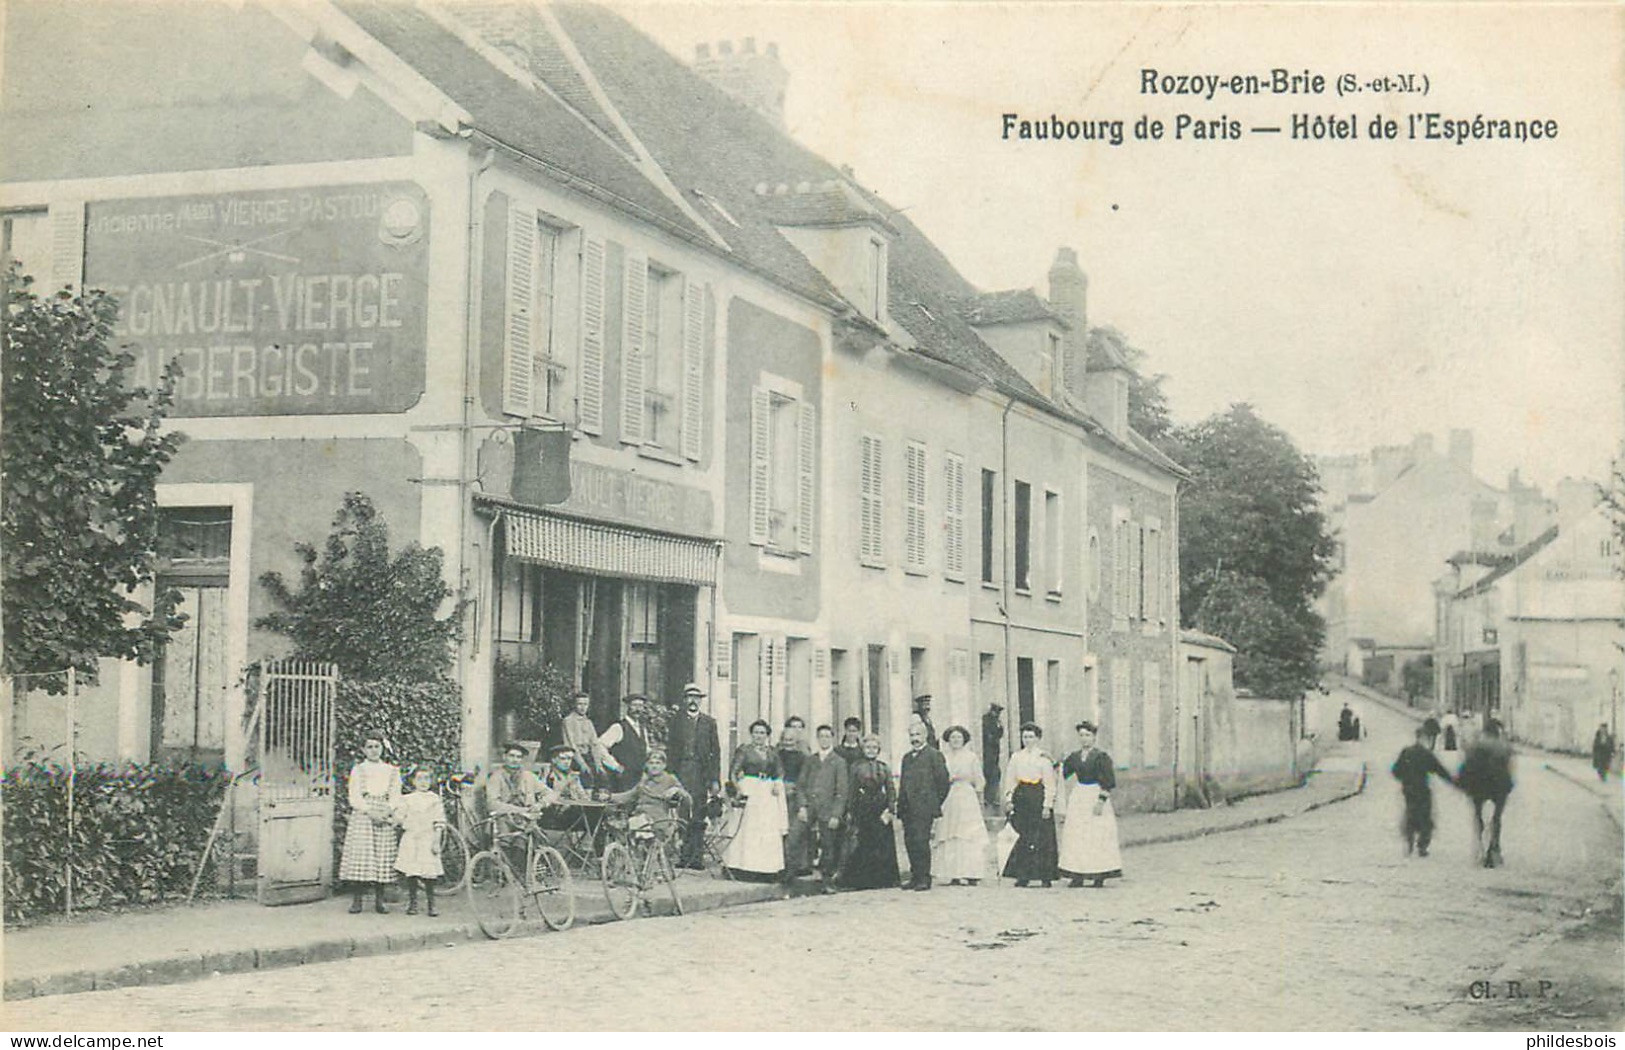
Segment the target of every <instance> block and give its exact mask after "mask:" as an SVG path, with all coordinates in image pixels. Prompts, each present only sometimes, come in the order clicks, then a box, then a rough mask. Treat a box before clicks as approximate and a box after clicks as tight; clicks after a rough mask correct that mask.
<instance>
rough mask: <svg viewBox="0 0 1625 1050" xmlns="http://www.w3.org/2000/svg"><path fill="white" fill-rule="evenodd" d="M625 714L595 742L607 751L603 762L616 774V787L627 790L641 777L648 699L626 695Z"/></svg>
mask: <svg viewBox="0 0 1625 1050" xmlns="http://www.w3.org/2000/svg"><path fill="white" fill-rule="evenodd" d="M625 708H626V714H624V715H623V716H621V718H620V719H619V720H617V721H616V722H615V724H613V725H611V726H610V727H609V728H608V729H606V730H604V733H603V735H602V736H600V737H599V738H598V742H599V743H600V744H602V745H603V747H604V750H605V751H606V752H608V757H607V758H606V759H605V760H604V764H605V765H606V766H608V767H609V769H610V771H611V772H613V773H614V774H615V789H616V790H617V791H626V790H627V789H629V788H633V787H636V786H637V783H638V781H640V780H642V779H643V760H644V759H645V758H646V757H648V754H649V748H650V746H651V742H650V740H649V698H648V697H646V696H644V695H642V694H641V693H633V694H631V695H630V696H628V697H627V698H626V702H625Z"/></svg>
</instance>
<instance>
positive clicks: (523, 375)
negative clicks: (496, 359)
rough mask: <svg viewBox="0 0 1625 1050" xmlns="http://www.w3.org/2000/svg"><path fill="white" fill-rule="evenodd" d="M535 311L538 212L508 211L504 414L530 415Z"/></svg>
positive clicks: (527, 209)
mask: <svg viewBox="0 0 1625 1050" xmlns="http://www.w3.org/2000/svg"><path fill="white" fill-rule="evenodd" d="M535 309H536V211H535V209H533V208H525V207H520V206H519V205H517V204H516V205H515V206H514V207H512V208H510V209H509V210H508V287H507V323H506V325H505V326H504V328H503V334H502V411H503V412H505V413H507V414H508V415H511V416H528V415H530V414H531V387H532V386H533V382H532V379H533V377H534V375H535V370H536V362H535V351H534V349H533V347H534V345H535V342H534V333H533V331H532V328H533V323H532V322H533V319H534V312H535Z"/></svg>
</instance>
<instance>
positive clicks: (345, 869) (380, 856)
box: [339, 732, 401, 915]
mask: <svg viewBox="0 0 1625 1050" xmlns="http://www.w3.org/2000/svg"><path fill="white" fill-rule="evenodd" d="M361 753H362V755H363V758H362V760H361V761H360V762H357V763H356V764H355V768H353V769H351V770H350V783H349V785H348V792H349V797H350V824H349V827H347V828H345V830H344V849H343V851H342V853H341V854H340V857H339V878H340V879H342V880H344V881H345V882H348V883H350V885H351V887H352V892H353V893H354V894H355V898H354V899H353V900H352V901H351V902H350V914H352V915H354V914H355V913H357V912H359V911H360V910H361V897H362V894H363V893H365V892H366V888H367V886H368V885H371V886H372V887H373V897H372V910H373V911H375V912H377V913H378V914H380V915H382V914H384V913H385V912H387V911H389V909H388V908H386V907H384V888H385V887H386V886H388V885H389V884H390V883H391V882H394V881H395V838H396V829H395V818H394V813H395V804H396V803H397V802H399V801H400V798H401V771H400V770H399V769H397V768H396V767H395V766H393V765H391V764H389V763H388V762H385V761H384V760H383V758H384V735H383V733H381V732H372V733H368V734H367V735H366V737H364V738H363V739H362V742H361Z"/></svg>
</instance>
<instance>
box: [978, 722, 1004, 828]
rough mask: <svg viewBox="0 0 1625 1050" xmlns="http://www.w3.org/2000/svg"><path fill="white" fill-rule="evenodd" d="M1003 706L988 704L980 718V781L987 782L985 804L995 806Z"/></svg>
mask: <svg viewBox="0 0 1625 1050" xmlns="http://www.w3.org/2000/svg"><path fill="white" fill-rule="evenodd" d="M1003 739H1004V705H1003V704H988V705H987V713H986V714H984V715H983V716H982V779H984V780H986V781H987V804H988V805H990V806H992V805H997V804H998V801H999V799H1000V798H1001V797H1002V796H1001V795H1000V794H999V767H1000V766H1001V765H1002V764H1003V762H1004V748H1003V747H1001V746H1000V741H1002V740H1003Z"/></svg>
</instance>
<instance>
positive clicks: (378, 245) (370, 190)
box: [85, 182, 429, 416]
mask: <svg viewBox="0 0 1625 1050" xmlns="http://www.w3.org/2000/svg"><path fill="white" fill-rule="evenodd" d="M428 234H429V200H428V197H427V195H426V194H425V193H424V192H423V190H422V189H421V188H420V187H418V186H417V185H415V184H413V183H409V182H387V183H371V184H363V185H348V186H317V187H303V188H299V189H287V190H254V191H242V192H231V193H217V194H203V193H199V194H191V195H187V196H182V197H144V198H141V199H138V200H119V201H98V202H93V203H91V204H89V205H88V206H87V208H86V222H85V285H86V286H87V287H96V288H104V289H106V290H107V291H109V292H111V293H112V294H113V295H115V296H117V297H118V300H119V314H118V320H117V322H116V325H115V328H114V339H115V340H116V341H117V342H118V343H120V344H128V345H129V346H130V348H131V349H132V350H133V351H134V353H135V354H136V365H135V368H134V378H135V382H136V383H137V384H139V385H151V384H152V383H153V382H155V381H156V380H157V378H158V377H159V376H160V375H162V373H163V369H164V367H165V366H166V365H167V364H168V363H169V362H170V361H174V362H176V363H178V364H179V366H180V369H181V378H180V381H179V384H178V387H177V389H176V398H175V408H174V411H173V413H172V414H173V415H175V416H258V415H305V414H329V413H350V412H403V411H405V410H406V409H408V408H410V407H412V405H414V404H416V403H417V400H418V399H419V398H420V397H421V396H422V394H423V389H424V360H425V345H426V342H427V313H428V311H427V300H428V283H429V263H428V260H429V242H428Z"/></svg>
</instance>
